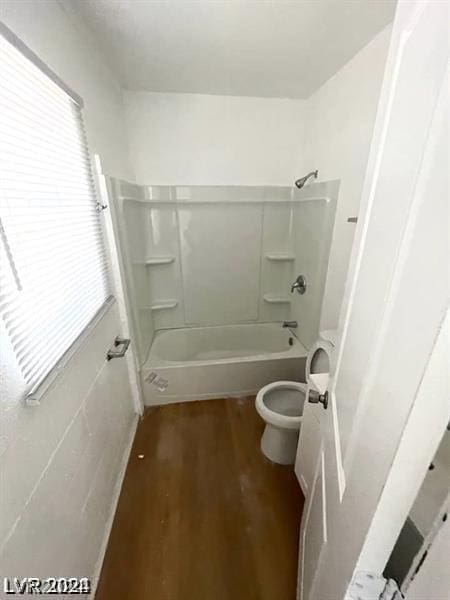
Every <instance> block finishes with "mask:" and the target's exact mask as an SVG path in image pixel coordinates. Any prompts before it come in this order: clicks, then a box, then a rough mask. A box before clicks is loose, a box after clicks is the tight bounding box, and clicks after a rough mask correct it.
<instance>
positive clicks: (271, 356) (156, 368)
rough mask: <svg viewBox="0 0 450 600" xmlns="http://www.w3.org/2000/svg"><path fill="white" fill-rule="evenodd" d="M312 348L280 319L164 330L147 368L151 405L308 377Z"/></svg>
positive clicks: (220, 395)
mask: <svg viewBox="0 0 450 600" xmlns="http://www.w3.org/2000/svg"><path fill="white" fill-rule="evenodd" d="M306 355H307V350H306V349H305V348H304V346H303V345H302V344H301V343H300V342H299V340H298V339H297V338H296V337H295V336H294V335H293V333H292V331H291V330H289V329H283V328H282V327H281V325H280V324H279V323H258V324H250V325H223V326H214V327H192V328H183V329H169V330H163V331H158V332H157V333H156V335H155V338H154V340H153V343H152V346H151V348H150V352H149V356H148V358H147V360H146V362H145V363H144V365H143V367H142V371H141V374H142V383H143V390H144V399H145V404H146V405H161V404H168V403H171V402H185V401H188V400H205V399H208V398H225V397H239V396H247V395H251V394H255V393H256V392H257V391H258V390H259V388H261V387H262V386H263V385H266V384H267V383H270V382H271V381H277V380H280V379H287V380H292V381H304V371H305V362H306Z"/></svg>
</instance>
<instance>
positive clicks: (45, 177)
mask: <svg viewBox="0 0 450 600" xmlns="http://www.w3.org/2000/svg"><path fill="white" fill-rule="evenodd" d="M0 72H1V73H2V76H1V79H0V217H1V222H0V314H1V317H2V319H3V322H4V325H5V329H6V332H7V334H8V335H9V337H10V340H11V343H12V346H13V348H14V352H15V356H16V359H17V363H18V365H19V367H20V371H21V373H22V375H23V378H24V381H25V383H26V386H27V390H28V393H32V392H35V390H36V389H37V387H38V386H39V384H40V383H41V382H42V381H43V380H44V379H45V378H46V377H47V375H48V374H49V372H50V371H51V370H52V368H53V367H54V366H55V364H56V363H57V362H58V361H59V359H61V357H62V356H63V355H64V354H65V352H66V351H67V350H68V349H69V347H70V346H71V345H72V344H73V342H74V341H75V340H76V338H77V337H78V336H79V335H80V334H81V333H82V332H83V330H84V329H85V328H86V326H87V325H88V324H89V322H90V321H91V320H92V318H93V317H94V315H95V314H96V313H97V312H98V310H99V309H100V308H101V307H102V305H103V304H104V302H105V301H106V299H107V297H108V296H109V281H108V272H107V266H106V260H105V252H104V245H103V238H102V232H101V224H100V219H99V213H98V211H97V203H96V197H95V188H94V184H93V178H92V172H91V167H90V162H89V154H88V149H87V144H86V138H85V134H84V128H83V120H82V115H81V108H80V106H79V105H78V104H77V103H76V102H75V101H74V99H73V98H72V97H71V96H70V95H69V94H68V93H67V92H66V91H65V90H64V89H63V88H62V87H61V86H60V85H58V84H57V83H56V82H55V81H54V80H53V79H52V78H51V77H49V76H48V75H47V74H46V73H45V72H44V71H43V70H41V69H40V68H39V67H38V66H36V64H35V62H34V61H32V60H29V59H28V58H27V57H26V56H25V55H24V54H23V53H22V52H20V51H19V50H18V49H17V48H16V47H15V45H13V44H11V43H10V42H9V41H8V40H7V39H6V38H5V37H3V36H2V35H0Z"/></svg>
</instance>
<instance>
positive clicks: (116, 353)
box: [106, 336, 131, 360]
mask: <svg viewBox="0 0 450 600" xmlns="http://www.w3.org/2000/svg"><path fill="white" fill-rule="evenodd" d="M130 341H131V340H129V339H128V338H121V337H119V336H117V337H116V339H115V340H114V347H115V348H117V347H118V346H122V348H121V349H120V350H108V352H107V353H106V360H111V359H112V358H122V356H125V352H126V351H127V350H128V346H129V345H130Z"/></svg>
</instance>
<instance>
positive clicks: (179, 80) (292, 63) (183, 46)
mask: <svg viewBox="0 0 450 600" xmlns="http://www.w3.org/2000/svg"><path fill="white" fill-rule="evenodd" d="M395 3H396V2H395V0H257V1H255V0H196V1H192V0H165V1H159V0H66V4H69V5H70V7H71V10H73V11H75V12H77V13H78V14H79V15H80V16H81V17H82V19H83V20H84V21H85V23H86V25H87V27H88V28H89V29H90V30H91V31H92V33H93V34H94V36H95V38H96V40H97V42H98V43H99V45H100V47H101V49H102V51H103V53H104V55H105V56H106V58H107V60H108V62H109V63H110V65H111V66H112V68H113V69H114V71H115V72H116V74H117V76H118V77H119V79H120V81H121V83H122V85H123V86H124V87H125V88H126V89H129V90H147V91H155V92H192V93H203V94H225V95H235V96H263V97H264V96H265V97H282V98H306V97H308V96H309V95H310V94H311V93H312V92H313V91H314V90H316V89H317V88H318V87H320V85H321V84H322V83H324V82H325V81H326V80H327V79H329V78H330V77H331V76H332V75H333V74H334V73H335V72H336V71H338V70H339V69H340V68H341V67H342V66H343V65H344V64H345V63H346V62H347V61H348V60H349V59H350V58H351V57H352V56H354V55H355V54H356V53H357V52H358V50H360V49H361V48H362V47H363V46H364V45H365V44H367V43H368V42H369V41H370V40H371V39H372V38H373V37H374V36H375V35H376V34H377V33H378V32H379V31H380V30H381V29H383V28H384V27H385V26H386V25H387V24H388V23H389V22H390V21H392V19H393V15H394V10H395Z"/></svg>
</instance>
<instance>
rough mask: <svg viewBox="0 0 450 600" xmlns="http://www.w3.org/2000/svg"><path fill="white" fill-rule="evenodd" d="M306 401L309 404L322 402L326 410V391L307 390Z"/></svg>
mask: <svg viewBox="0 0 450 600" xmlns="http://www.w3.org/2000/svg"><path fill="white" fill-rule="evenodd" d="M308 402H311V404H322V405H323V407H324V409H325V410H326V409H327V408H328V392H325V394H318V393H317V392H314V390H309V394H308Z"/></svg>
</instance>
